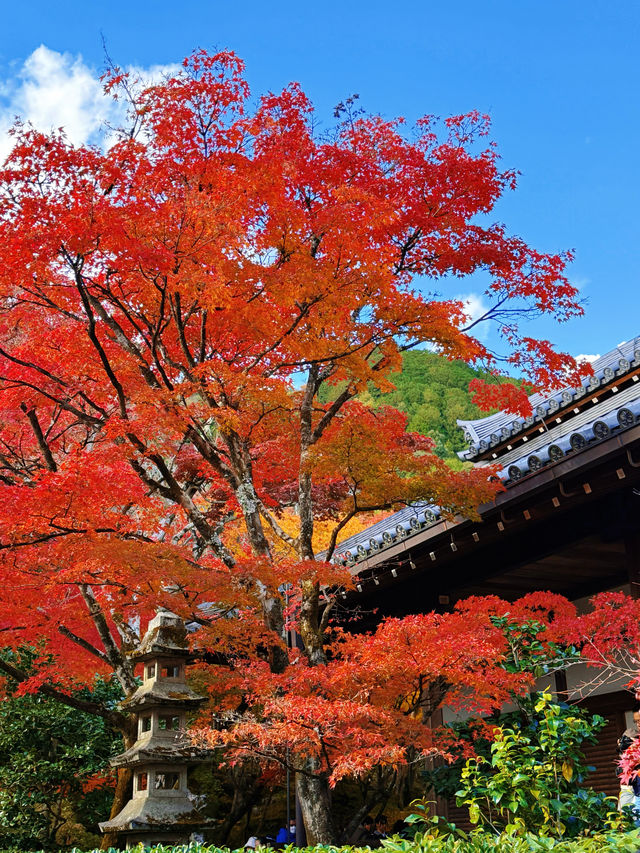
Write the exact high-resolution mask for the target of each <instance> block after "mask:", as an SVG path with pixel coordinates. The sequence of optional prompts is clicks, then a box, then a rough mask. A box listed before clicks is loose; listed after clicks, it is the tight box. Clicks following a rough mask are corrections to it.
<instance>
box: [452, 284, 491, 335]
mask: <svg viewBox="0 0 640 853" xmlns="http://www.w3.org/2000/svg"><path fill="white" fill-rule="evenodd" d="M454 299H457V300H459V301H460V302H463V303H464V306H465V312H466V314H467V317H468V323H467V324H468V325H469V324H471V323H475V322H476V321H477V320H479V319H480V318H481V317H483V316H484V315H485V314H486V313H487V311H488V310H489V307H490V306H489V303H488V302H486V301H485V299H484V297H483V295H482V294H481V293H461V294H458V296H455V297H454ZM489 331H490V323H489V322H488V321H484V322H481V323H479V324H478V325H477V326H475V327H474V328H473V331H472V334H473V335H474V336H475V337H476V338H478V339H479V340H481V341H484V340H486V338H487V337H488V335H489Z"/></svg>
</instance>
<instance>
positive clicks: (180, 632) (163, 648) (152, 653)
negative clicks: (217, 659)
mask: <svg viewBox="0 0 640 853" xmlns="http://www.w3.org/2000/svg"><path fill="white" fill-rule="evenodd" d="M188 655H189V643H188V641H187V628H186V625H185V624H184V621H183V620H182V619H181V618H180V616H178V615H177V614H175V613H172V612H171V611H170V610H166V609H165V608H164V607H161V608H159V609H158V611H157V613H156V615H155V616H154V617H153V619H152V620H151V621H150V622H149V625H148V627H147V631H146V633H145V635H144V637H143V638H142V641H141V642H140V645H139V646H138V648H137V649H136V650H135V652H133V653H132V655H131V657H133V658H135V660H149V659H151V658H155V657H161V656H165V657H173V656H180V657H187V656H188Z"/></svg>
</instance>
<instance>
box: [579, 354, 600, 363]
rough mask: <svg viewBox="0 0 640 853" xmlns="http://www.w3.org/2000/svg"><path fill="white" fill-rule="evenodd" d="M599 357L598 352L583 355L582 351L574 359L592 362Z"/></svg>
mask: <svg viewBox="0 0 640 853" xmlns="http://www.w3.org/2000/svg"><path fill="white" fill-rule="evenodd" d="M599 358H600V353H596V354H595V355H585V354H584V353H580V355H577V356H575V359H576V361H586V362H587V363H588V364H593V362H594V361H597V359H599Z"/></svg>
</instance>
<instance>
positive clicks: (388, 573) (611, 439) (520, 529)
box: [337, 339, 640, 820]
mask: <svg viewBox="0 0 640 853" xmlns="http://www.w3.org/2000/svg"><path fill="white" fill-rule="evenodd" d="M592 367H593V376H591V377H589V378H588V379H585V380H583V382H582V384H581V385H580V386H578V387H575V388H564V389H562V390H561V391H558V392H556V393H553V394H551V395H541V394H534V395H533V396H532V397H531V398H530V401H531V405H532V409H533V413H532V414H531V416H529V417H527V418H523V417H515V416H514V415H509V414H506V413H505V412H499V413H498V414H494V415H490V416H489V417H486V418H482V419H479V420H475V421H463V422H459V425H460V427H461V428H462V429H463V430H464V433H465V436H466V439H467V443H468V448H467V449H466V450H465V451H463V452H462V453H461V454H460V456H461V457H462V459H464V460H466V461H470V462H473V463H474V464H475V465H478V466H483V465H488V464H497V465H498V466H499V476H500V479H501V480H502V482H503V484H504V486H505V490H504V491H503V492H501V493H500V494H498V495H497V497H496V498H495V500H494V501H492V502H491V503H489V504H486V505H484V506H481V507H479V514H480V519H481V520H480V521H470V520H468V519H464V518H456V519H455V520H453V521H451V520H447V519H445V518H444V517H441V515H440V512H439V510H438V508H437V507H436V506H433V505H429V504H424V503H423V504H415V505H413V506H409V507H406V508H405V509H402V510H400V511H399V512H396V513H395V514H394V515H392V516H390V517H388V518H386V519H384V520H383V521H381V522H379V523H378V524H376V525H374V526H372V527H370V528H369V529H368V530H365V531H363V532H361V533H359V534H357V535H355V536H353V537H351V538H350V539H347V540H346V541H344V542H343V543H342V544H341V545H340V546H339V549H338V550H339V552H340V554H339V555H338V557H337V558H339V559H342V560H343V561H344V562H345V563H346V564H347V565H349V566H351V570H352V572H353V574H354V576H355V579H356V592H354V593H349V594H348V597H349V598H350V599H351V603H353V601H354V600H355V602H357V603H360V604H361V606H362V609H363V612H366V611H373V609H374V608H375V609H376V610H377V615H376V617H375V618H376V621H378V620H379V618H380V616H381V615H382V616H385V615H396V616H400V615H404V614H408V613H416V612H424V611H428V610H434V609H435V610H438V609H440V610H442V609H447V608H450V607H451V606H453V605H454V604H455V602H456V601H457V600H459V599H463V598H467V597H468V596H470V595H498V596H501V597H502V598H505V599H507V600H513V599H516V598H518V597H520V596H522V595H524V594H526V593H527V592H532V591H535V590H545V591H546V590H548V591H551V592H554V593H559V594H561V595H564V596H566V597H567V598H569V599H571V600H573V601H575V602H577V603H578V605H579V606H584V607H587V606H588V599H589V597H590V596H591V595H593V594H595V593H598V592H602V591H605V590H612V589H617V590H622V591H625V592H627V593H628V594H630V595H632V596H634V597H640V339H635V340H632V341H628V342H626V343H623V344H620V345H619V346H618V347H616V349H614V350H612V351H611V352H609V353H607V354H606V355H605V356H603V357H602V358H599V359H598V360H597V361H595V362H594V363H593V365H592ZM372 624H373V623H372ZM578 670H579V667H577V668H575V669H574V668H571V669H569V670H567V672H566V673H562V672H561V673H558V674H557V676H556V684H555V688H556V690H557V691H558V692H560V693H561V694H563V695H566V696H568V697H569V698H570V699H571V700H572V701H580V702H582V703H583V704H584V705H586V706H587V707H588V708H589V709H590V710H592V711H594V712H598V713H600V714H602V715H603V716H605V717H606V718H607V719H608V724H607V726H606V728H605V729H604V730H603V731H602V733H601V735H600V738H599V743H598V745H596V746H593V747H588V748H587V750H586V753H587V759H588V763H590V764H593V765H595V767H596V770H595V772H594V773H593V774H592V776H591V777H590V778H589V784H590V785H591V786H592V787H594V788H597V789H599V790H603V791H606V792H607V793H608V794H611V795H615V794H617V791H618V787H619V785H618V780H617V777H616V775H615V762H616V758H617V754H616V740H617V738H618V736H619V735H620V734H621V733H622V731H623V730H624V729H625V728H626V727H627V725H629V722H630V714H631V712H632V709H633V708H634V707H635V702H634V697H633V695H632V694H631V693H630V692H628V691H626V690H624V689H622V685H614V686H613V689H612V686H611V685H610V686H608V687H603V686H600V687H599V688H598V689H596V691H595V692H592V693H591V694H590V695H588V696H584V695H582V693H581V691H580V683H581V681H582V680H583V679H584V673H580V672H579V671H578ZM616 687H619V688H620V689H615V688H616ZM455 811H456V810H454V808H453V806H451V805H450V810H449V812H450V817H452V818H454V819H456V820H457V819H458V818H459V815H458V814H456V813H455Z"/></svg>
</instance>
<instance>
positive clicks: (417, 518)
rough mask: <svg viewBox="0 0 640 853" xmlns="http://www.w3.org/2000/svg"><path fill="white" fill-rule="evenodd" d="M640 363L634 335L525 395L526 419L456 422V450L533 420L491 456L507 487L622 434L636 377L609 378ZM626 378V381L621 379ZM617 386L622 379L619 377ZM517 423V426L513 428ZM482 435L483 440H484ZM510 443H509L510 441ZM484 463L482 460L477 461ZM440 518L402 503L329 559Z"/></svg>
mask: <svg viewBox="0 0 640 853" xmlns="http://www.w3.org/2000/svg"><path fill="white" fill-rule="evenodd" d="M638 367H640V339H639V338H635V339H634V340H632V341H627V342H626V343H624V344H620V346H619V347H616V349H615V350H612V351H611V352H609V353H607V354H606V355H605V356H602V358H599V359H598V360H597V361H595V362H594V363H593V370H594V375H593V376H592V377H590V378H589V379H588V380H585V382H583V384H582V386H581V387H579V388H565V389H563V390H561V391H558V392H556V393H555V394H552V395H551V396H543V395H540V394H534V395H532V396H531V397H530V398H529V399H530V400H531V404H532V406H533V407H534V412H535V414H534V416H533V417H531V418H528V419H527V420H526V421H525V419H523V418H518V419H516V421H514V419H513V415H508V414H506V413H505V412H498V413H497V414H495V415H490V416H489V417H488V418H483V419H482V420H478V421H458V424H459V425H460V426H462V427H463V428H464V429H465V430H466V431H467V432H469V433H470V434H472V436H473V438H474V442H475V443H474V444H473V448H472V450H471V453H469V452H467V451H465V453H464V454H460V455H461V456H462V457H463V458H466V459H470V458H473V456H477V455H478V453H481V452H483V451H484V450H486V449H488V448H489V447H491V446H492V443H493V446H497V445H498V444H504V442H505V441H506V440H507V439H508V437H509V436H511V435H517V434H518V433H519V432H521V431H522V430H523V428H529V427H531V426H532V425H533V424H534V423H535V422H536V421H537V422H539V424H540V427H541V431H540V432H539V433H538V434H537V435H534V436H532V437H531V438H529V439H528V440H527V441H526V443H525V442H524V439H523V441H521V442H519V443H518V445H517V446H515V447H513V448H511V449H508V447H507V450H506V451H503V452H501V454H500V457H499V458H498V459H497V462H498V464H500V465H501V466H502V468H501V469H500V471H499V472H498V476H499V477H500V479H501V480H502V482H503V483H504V484H505V485H506V486H507V488H508V487H509V486H510V485H511V484H513V483H515V482H516V481H517V480H520V479H521V478H522V477H523V476H525V475H526V474H530V473H532V472H534V471H537V470H539V469H540V468H543V467H544V466H545V465H548V464H549V463H552V462H556V461H558V460H559V459H561V458H563V457H564V456H567V455H569V454H575V453H579V452H580V451H581V450H583V449H584V448H586V447H587V446H588V445H590V444H593V443H595V442H598V441H602V440H604V439H606V438H608V437H609V436H610V435H611V434H612V433H615V432H622V431H624V430H626V429H629V428H630V427H632V426H635V424H636V423H638V421H639V420H640V381H636V379H637V377H636V376H634V377H633V380H632V381H631V382H630V384H629V385H628V387H625V388H623V389H622V390H620V391H619V392H617V388H616V385H615V381H616V380H618V381H620V380H622V378H623V377H624V375H625V374H628V373H630V372H632V371H633V370H635V369H636V368H638ZM627 381H629V380H628V379H627ZM620 384H622V381H620ZM605 387H606V388H607V391H608V392H611V393H610V395H609V394H608V395H607V396H606V398H604V399H597V398H594V399H593V401H592V402H593V403H594V405H591V406H589V407H588V408H585V409H579V407H576V411H575V413H574V414H572V416H571V417H570V418H568V419H564V420H561V421H560V423H557V422H556V419H555V412H557V411H559V410H560V409H561V408H564V407H566V406H567V405H569V404H570V403H572V402H573V401H574V400H575V401H578V400H579V399H580V398H582V397H584V396H586V395H587V394H589V393H592V392H593V391H595V390H596V389H598V388H603V389H604V388H605ZM514 423H518V424H519V425H518V427H517V429H515V428H514V427H513V424H514ZM487 439H488V441H487ZM514 444H515V442H514ZM480 464H486V463H480ZM439 521H440V510H439V508H438V507H437V506H434V505H433V504H429V503H416V504H413V505H412V506H407V507H404V508H403V509H401V510H399V511H398V512H396V513H393V515H390V516H389V517H388V518H385V519H383V520H382V521H379V522H378V523H377V524H374V525H373V526H372V527H369V528H367V529H366V530H363V531H362V532H361V533H358V534H356V535H355V536H351V537H350V538H349V539H346V540H345V541H344V542H341V543H340V544H339V546H338V548H337V549H336V555H335V557H334V559H335V560H343V561H345V562H347V563H348V564H351V565H353V564H354V563H358V562H360V561H362V560H366V559H367V557H370V556H372V555H373V554H375V553H377V552H379V551H382V550H384V549H385V548H388V547H390V546H391V545H393V544H395V543H396V542H399V541H400V540H405V539H410V538H411V537H412V536H415V534H416V533H418V532H419V531H420V530H423V529H424V528H427V527H431V526H434V525H436V524H437V523H438V522H439Z"/></svg>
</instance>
